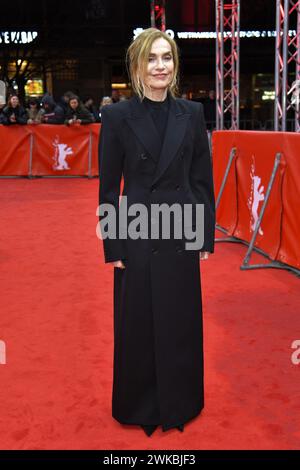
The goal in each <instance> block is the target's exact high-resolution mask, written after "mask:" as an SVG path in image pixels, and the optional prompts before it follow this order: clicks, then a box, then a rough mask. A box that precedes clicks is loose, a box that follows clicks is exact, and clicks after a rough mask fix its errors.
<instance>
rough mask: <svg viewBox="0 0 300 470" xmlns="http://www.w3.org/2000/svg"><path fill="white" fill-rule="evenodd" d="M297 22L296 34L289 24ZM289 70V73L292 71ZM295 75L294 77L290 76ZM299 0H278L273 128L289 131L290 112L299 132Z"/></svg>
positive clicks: (295, 127)
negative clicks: (288, 117)
mask: <svg viewBox="0 0 300 470" xmlns="http://www.w3.org/2000/svg"><path fill="white" fill-rule="evenodd" d="M290 24H295V25H296V30H295V34H294V33H293V31H289V25H290ZM289 72H290V73H289ZM292 74H293V75H294V77H293V78H294V80H292V79H291V75H292ZM299 92H300V0H297V1H295V0H276V41H275V102H274V130H275V131H283V132H285V131H286V130H287V126H286V124H287V114H288V112H289V111H290V117H291V119H293V120H294V130H295V132H300V109H299Z"/></svg>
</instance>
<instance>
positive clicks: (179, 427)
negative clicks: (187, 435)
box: [176, 424, 184, 432]
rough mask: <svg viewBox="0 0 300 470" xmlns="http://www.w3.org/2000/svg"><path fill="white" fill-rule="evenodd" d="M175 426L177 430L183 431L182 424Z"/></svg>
mask: <svg viewBox="0 0 300 470" xmlns="http://www.w3.org/2000/svg"><path fill="white" fill-rule="evenodd" d="M176 427H177V429H178V430H179V431H181V432H183V430H184V424H180V425H179V426H176Z"/></svg>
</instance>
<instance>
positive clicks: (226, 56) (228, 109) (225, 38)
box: [216, 0, 240, 130]
mask: <svg viewBox="0 0 300 470" xmlns="http://www.w3.org/2000/svg"><path fill="white" fill-rule="evenodd" d="M239 82H240V0H231V1H228V0H216V128H217V129H218V130H222V129H224V128H225V127H224V126H225V122H224V117H226V114H227V115H230V116H231V127H230V129H233V130H237V129H239V122H240V113H239V110H240V83H239ZM225 86H226V87H227V88H225Z"/></svg>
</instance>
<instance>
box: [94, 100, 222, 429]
mask: <svg viewBox="0 0 300 470" xmlns="http://www.w3.org/2000/svg"><path fill="white" fill-rule="evenodd" d="M169 100H170V101H169V111H168V121H167V125H166V131H165V136H164V140H163V144H162V145H161V141H160V138H159V135H158V131H157V129H156V127H155V125H154V123H153V120H152V118H151V115H150V113H149V111H148V110H147V108H146V106H145V104H144V103H143V102H142V101H140V99H139V98H138V96H137V95H134V96H133V97H132V98H130V99H129V100H127V101H122V102H119V103H117V104H113V105H108V106H105V107H103V108H102V127H101V133H100V139H99V176H100V185H99V203H100V204H104V203H109V204H113V206H114V207H115V209H116V212H117V214H118V211H119V210H120V199H121V203H122V197H123V196H124V195H126V196H127V206H128V208H129V207H130V206H131V205H132V204H135V203H143V204H144V205H145V206H146V207H147V208H148V209H149V210H150V209H151V207H152V204H163V203H167V204H168V205H172V204H173V203H179V204H184V203H188V204H192V205H193V207H194V206H195V204H196V203H199V204H204V244H203V246H202V248H201V249H200V250H199V249H197V250H186V249H185V241H187V240H186V238H185V236H184V235H183V236H182V238H181V239H178V238H177V239H175V238H172V237H171V238H170V239H163V238H162V237H161V236H159V237H158V238H156V239H154V238H151V237H150V236H149V237H148V238H143V237H142V235H141V237H140V238H137V239H132V238H130V237H127V238H123V239H121V237H118V235H117V237H116V238H115V239H113V238H106V239H105V237H103V238H104V239H103V247H104V256H105V262H106V263H108V262H111V261H116V260H121V259H122V260H124V264H125V269H122V268H116V267H115V268H114V297H113V299H114V364H113V390H112V416H113V417H114V418H115V419H116V420H118V421H119V422H120V423H124V424H139V425H141V424H144V425H146V424H148V425H151V424H161V425H162V429H163V430H167V429H169V428H171V427H175V426H176V425H178V424H181V423H185V422H187V421H188V420H190V419H192V418H194V417H195V416H197V415H198V414H199V413H200V411H201V409H202V408H203V406H204V390H203V372H204V370H203V328H202V326H203V322H202V298H201V282H200V262H199V251H209V252H211V253H213V252H214V227H215V199H214V187H213V176H212V164H211V158H210V151H209V144H208V137H207V132H206V125H205V121H204V114H203V105H202V104H201V103H197V102H192V101H188V100H185V99H181V98H173V97H172V96H171V95H170V94H169ZM122 177H123V179H124V187H123V193H122V195H121V198H120V197H119V196H120V183H121V179H122ZM128 219H129V221H130V217H128ZM100 220H102V217H101V216H100ZM152 223H154V224H155V223H157V220H155V219H154V220H153V217H149V224H150V225H151V224H152ZM193 224H194V222H193ZM118 227H119V224H118V223H117V228H118ZM120 227H121V224H120ZM102 229H103V227H102ZM103 230H104V229H103ZM160 235H161V233H160Z"/></svg>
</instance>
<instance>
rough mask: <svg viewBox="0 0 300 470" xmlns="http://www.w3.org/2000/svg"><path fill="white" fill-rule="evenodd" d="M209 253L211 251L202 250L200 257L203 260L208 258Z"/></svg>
mask: <svg viewBox="0 0 300 470" xmlns="http://www.w3.org/2000/svg"><path fill="white" fill-rule="evenodd" d="M209 255H210V252H209V251H200V259H201V260H203V259H208V257H209Z"/></svg>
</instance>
